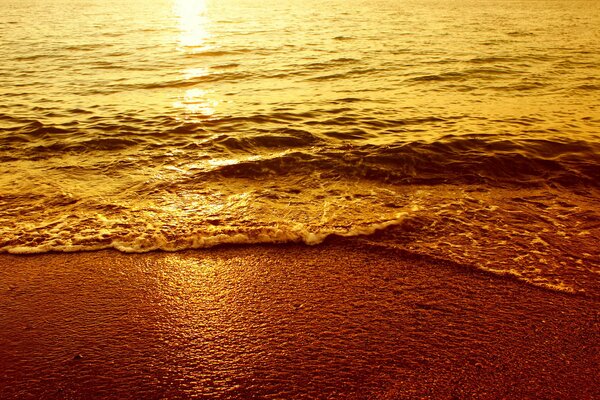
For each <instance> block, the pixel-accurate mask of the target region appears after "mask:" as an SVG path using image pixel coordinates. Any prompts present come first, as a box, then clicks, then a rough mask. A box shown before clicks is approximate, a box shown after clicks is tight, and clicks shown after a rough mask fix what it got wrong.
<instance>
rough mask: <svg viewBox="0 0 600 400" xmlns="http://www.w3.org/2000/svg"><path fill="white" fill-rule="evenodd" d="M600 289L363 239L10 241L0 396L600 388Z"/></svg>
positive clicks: (0, 314)
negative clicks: (113, 243)
mask: <svg viewBox="0 0 600 400" xmlns="http://www.w3.org/2000/svg"><path fill="white" fill-rule="evenodd" d="M598 314H599V307H598V300H597V299H592V298H585V297H575V296H572V295H568V294H562V293H554V292H550V291H545V290H541V289H537V288H534V287H530V286H527V285H524V284H521V283H519V282H515V281H511V280H508V279H505V278H499V277H495V276H491V275H487V274H484V273H481V272H477V271H473V270H469V269H466V268H461V267H459V266H454V265H449V264H444V263H439V262H437V263H436V262H435V261H425V260H422V259H418V258H411V257H410V256H407V255H406V254H402V253H399V252H394V251H391V250H385V249H377V248H372V247H369V248H367V247H362V246H361V245H360V244H359V242H358V241H346V242H343V243H329V244H325V245H321V246H317V247H306V246H300V245H298V246H294V245H290V246H252V247H234V248H219V249H213V250H205V251H190V252H185V253H174V254H170V253H151V254H143V255H139V254H137V255H126V254H120V253H117V252H113V251H102V252H92V253H78V254H45V255H36V256H10V255H1V256H0V398H2V399H13V398H18V399H27V398H32V399H39V398H48V399H53V398H56V399H63V398H69V399H87V398H119V399H125V398H136V399H159V398H193V397H196V398H232V399H233V398H235V399H238V398H240V399H244V398H282V399H297V398H298V399H299V398H303V399H312V398H315V399H316V398H323V399H325V398H331V399H344V398H345V399H396V398H436V399H437V398H562V399H568V398H577V399H591V398H600V384H599V383H598V378H597V372H598V370H599V365H598V361H599V357H600V356H599V353H598V349H599V344H600V341H599V339H600V338H599V326H598Z"/></svg>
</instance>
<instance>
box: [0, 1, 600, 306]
mask: <svg viewBox="0 0 600 400" xmlns="http://www.w3.org/2000/svg"><path fill="white" fill-rule="evenodd" d="M0 38H1V41H0V95H1V97H0V98H1V101H0V253H2V252H3V253H15V254H31V253H44V252H79V251H92V250H99V249H116V250H119V251H122V252H131V253H136V252H148V251H155V250H162V251H182V250H186V249H203V248H209V247H213V246H217V245H230V244H245V245H252V244H265V243H268V244H275V245H279V244H283V243H305V244H306V245H318V244H319V243H321V242H323V241H324V240H327V239H328V238H331V237H337V238H340V240H355V239H344V238H347V237H360V238H361V239H360V240H361V241H362V243H367V244H371V245H373V246H378V247H382V246H383V247H389V248H395V249H401V250H402V251H405V252H408V253H410V254H414V255H417V256H422V257H430V258H431V259H435V260H442V261H445V262H450V263H454V264H459V265H461V266H465V267H467V268H474V269H479V270H485V271H488V272H490V273H492V274H496V275H501V276H508V277H510V278H511V279H517V280H520V281H522V282H524V283H526V284H530V285H534V286H537V287H539V288H542V289H547V290H553V291H561V292H565V293H573V294H580V295H584V296H586V295H591V296H600V289H599V287H600V285H599V274H600V2H598V1H597V0H444V1H441V0H368V1H366V0H343V1H342V0H327V1H316V0H261V1H256V0H153V1H147V0H143V1H142V0H128V1H121V0H44V1H41V0H0ZM199 251H202V250H199Z"/></svg>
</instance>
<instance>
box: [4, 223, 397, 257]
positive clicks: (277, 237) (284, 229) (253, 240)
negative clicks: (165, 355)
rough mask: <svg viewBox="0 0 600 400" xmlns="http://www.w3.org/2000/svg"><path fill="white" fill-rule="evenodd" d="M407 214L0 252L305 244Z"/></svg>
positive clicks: (22, 246) (76, 240)
mask: <svg viewBox="0 0 600 400" xmlns="http://www.w3.org/2000/svg"><path fill="white" fill-rule="evenodd" d="M405 215H406V214H404V213H398V214H396V217H395V218H394V219H391V220H387V221H379V222H373V223H371V224H368V225H366V226H355V227H351V228H349V229H333V228H328V229H311V228H309V227H307V226H304V225H303V224H300V223H295V224H291V225H288V226H272V227H269V226H266V227H258V228H237V229H233V228H229V229H224V230H220V231H217V232H212V233H211V232H198V233H190V234H187V235H177V236H170V235H169V234H166V233H164V232H133V233H132V234H131V235H129V237H121V238H114V239H113V238H106V237H103V235H102V232H101V231H98V232H97V233H98V236H97V237H95V236H92V237H90V236H88V237H83V236H81V237H69V238H68V239H67V240H65V239H61V238H59V237H55V238H54V239H51V240H47V241H44V242H43V243H35V242H36V241H35V239H34V240H33V241H32V242H30V243H23V240H22V239H21V240H13V241H12V242H11V241H8V243H7V242H4V243H3V242H1V241H0V253H2V252H6V253H10V254H37V253H47V252H79V251H95V250H104V249H116V250H119V251H121V252H125V253H146V252H150V251H157V250H162V251H182V250H188V249H203V248H210V247H215V246H220V245H231V244H239V245H241V244H281V243H304V244H307V245H317V244H320V243H322V242H323V241H325V239H327V238H328V237H331V236H337V237H355V236H365V235H370V234H373V233H375V232H377V231H380V230H384V229H386V228H389V227H391V226H395V225H400V224H401V223H402V221H403V220H404V217H405Z"/></svg>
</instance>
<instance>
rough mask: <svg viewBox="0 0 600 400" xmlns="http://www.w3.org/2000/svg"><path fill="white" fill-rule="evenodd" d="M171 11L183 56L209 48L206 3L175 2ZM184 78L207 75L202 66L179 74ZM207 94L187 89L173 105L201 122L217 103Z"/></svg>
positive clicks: (182, 0) (186, 115)
mask: <svg viewBox="0 0 600 400" xmlns="http://www.w3.org/2000/svg"><path fill="white" fill-rule="evenodd" d="M173 12H174V14H175V16H176V17H177V20H178V27H179V31H180V33H179V38H178V49H179V51H181V52H184V53H187V54H189V53H192V54H194V53H199V52H202V51H206V50H208V49H210V48H211V46H210V45H209V44H207V41H208V39H209V38H210V37H211V35H210V33H209V31H208V29H207V26H208V24H209V22H210V20H209V18H208V16H207V7H206V0H175V1H174V3H173ZM182 74H183V79H185V80H191V79H198V78H202V77H204V76H208V75H209V74H210V72H209V70H208V69H207V68H205V67H197V66H194V67H193V68H186V69H184V70H183V71H182ZM209 93H210V92H209V91H207V90H203V89H198V88H192V89H188V90H186V91H185V92H184V93H183V94H182V95H181V96H179V99H178V100H177V101H175V102H174V103H173V106H174V107H175V108H177V109H180V110H182V111H183V114H184V116H183V118H184V119H187V120H189V119H202V118H207V117H211V116H212V115H213V114H214V113H215V107H216V106H217V105H218V104H219V102H218V101H217V100H214V99H211V98H210V96H209Z"/></svg>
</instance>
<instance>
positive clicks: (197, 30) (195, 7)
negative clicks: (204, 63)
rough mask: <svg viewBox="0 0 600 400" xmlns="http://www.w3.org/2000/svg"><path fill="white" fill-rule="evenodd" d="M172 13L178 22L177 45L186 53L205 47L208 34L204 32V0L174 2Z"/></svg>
mask: <svg viewBox="0 0 600 400" xmlns="http://www.w3.org/2000/svg"><path fill="white" fill-rule="evenodd" d="M173 11H174V13H175V15H176V16H177V18H178V20H179V29H180V31H181V33H180V35H179V45H180V46H181V47H182V48H183V49H184V50H186V51H189V50H190V49H192V51H198V49H203V48H204V47H205V42H206V40H207V39H208V38H209V37H210V34H209V33H208V31H207V30H206V25H207V23H208V18H207V16H206V0H175V3H174V4H173Z"/></svg>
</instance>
